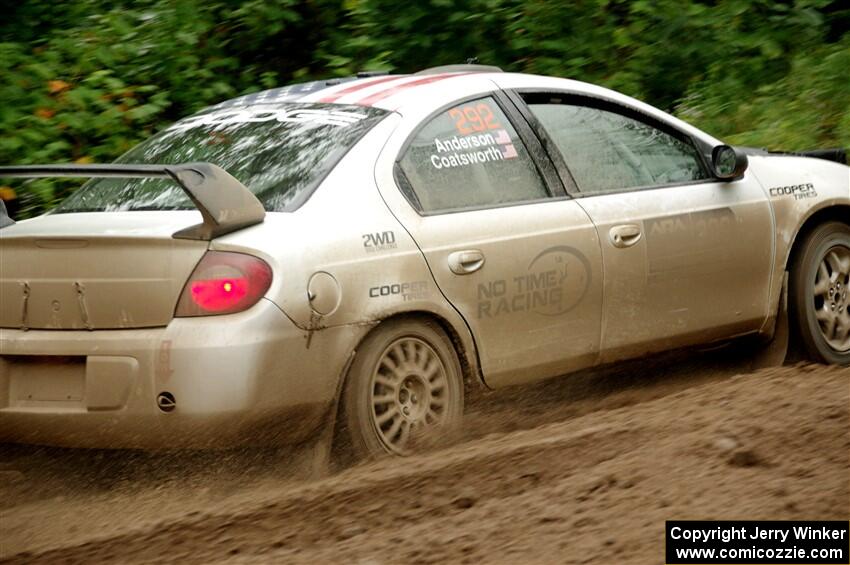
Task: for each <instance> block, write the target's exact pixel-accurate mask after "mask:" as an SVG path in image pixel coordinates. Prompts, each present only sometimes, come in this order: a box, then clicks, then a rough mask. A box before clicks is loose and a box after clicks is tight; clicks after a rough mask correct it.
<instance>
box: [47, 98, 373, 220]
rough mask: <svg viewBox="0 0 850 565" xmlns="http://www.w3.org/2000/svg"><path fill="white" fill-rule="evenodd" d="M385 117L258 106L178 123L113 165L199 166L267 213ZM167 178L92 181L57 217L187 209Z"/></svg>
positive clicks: (358, 109)
mask: <svg viewBox="0 0 850 565" xmlns="http://www.w3.org/2000/svg"><path fill="white" fill-rule="evenodd" d="M386 113H387V112H385V111H384V110H379V109H377V108H367V107H362V106H345V105H340V104H294V103H289V104H274V105H271V104H258V105H254V106H248V107H227V108H222V109H213V110H210V111H205V112H201V113H200V114H196V115H194V116H192V117H189V118H186V119H184V120H181V121H179V122H177V123H175V124H174V125H172V126H171V127H169V128H168V129H166V130H165V131H163V132H161V133H159V134H158V135H156V136H154V137H152V138H151V139H149V140H148V141H146V142H144V143H142V144H140V145H139V146H137V147H135V148H134V149H132V150H130V151H129V152H128V153H126V154H125V155H123V156H122V157H121V158H120V159H118V160H117V161H116V163H133V164H140V163H141V164H163V165H174V164H178V163H190V162H197V161H206V162H209V163H212V164H214V165H218V166H219V167H221V168H223V169H224V170H226V171H227V172H229V173H230V174H231V175H233V176H234V177H235V178H236V179H238V180H239V181H240V182H241V183H242V184H244V185H245V186H247V187H248V188H249V189H250V190H251V192H253V193H254V194H255V195H256V196H257V198H259V199H260V201H261V202H262V203H263V205H264V206H265V208H266V210H268V211H276V212H287V211H292V210H294V209H295V208H297V207H298V206H300V205H301V204H303V203H304V201H305V200H306V199H307V198H308V197H309V196H310V194H311V193H312V191H313V189H314V188H316V186H317V185H318V184H319V183H320V182H321V181H322V180H323V179H324V177H325V176H326V175H327V174H328V172H330V170H331V169H332V168H333V167H334V166H335V165H336V164H337V162H339V160H340V159H341V158H342V157H343V156H344V155H345V153H346V152H347V151H348V150H349V149H350V148H351V147H352V146H353V145H354V144H355V143H357V141H358V140H359V139H360V138H361V137H362V136H363V135H364V134H365V133H366V132H367V131H369V130H370V129H371V128H372V127H374V125H375V124H376V123H377V122H378V121H380V120H381V118H383V117H384V116H385V115H386ZM193 208H194V206H192V203H191V202H190V201H189V199H188V197H187V196H186V194H185V193H184V192H183V191H182V190H181V189H180V188H179V187H178V186H176V185H175V184H174V183H173V182H172V181H169V180H167V179H118V178H106V179H93V180H91V181H89V182H87V183H85V184H84V185H83V186H82V187H80V189H79V190H77V191H76V192H75V193H74V194H72V195H71V196H70V197H68V198H67V199H66V200H65V201H64V202H63V203H62V204H61V205H60V206H59V207H58V208H57V210H56V211H57V212H59V213H62V212H93V211H123V210H181V209H193Z"/></svg>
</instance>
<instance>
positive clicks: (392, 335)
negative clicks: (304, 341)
mask: <svg viewBox="0 0 850 565" xmlns="http://www.w3.org/2000/svg"><path fill="white" fill-rule="evenodd" d="M343 394H344V395H343V398H342V401H343V405H342V408H343V414H342V416H343V424H344V427H345V431H346V435H347V436H348V439H349V440H350V442H351V447H352V451H353V452H354V455H355V456H356V457H358V458H366V457H376V456H380V455H385V454H393V455H408V454H410V453H412V452H413V451H415V450H416V448H417V446H420V447H421V446H422V445H423V444H426V443H432V442H434V441H436V440H438V439H439V438H441V437H444V436H446V435H447V434H448V433H450V432H451V431H453V430H454V429H456V428H457V426H458V425H459V424H460V419H461V417H462V414H463V378H462V372H461V367H460V363H459V361H458V358H457V354H456V353H455V350H454V346H453V345H452V342H451V340H450V339H449V338H448V336H447V335H446V333H445V332H444V331H443V330H442V328H440V327H439V325H437V324H435V323H434V322H432V321H430V320H413V319H410V320H406V319H399V320H391V321H389V322H385V323H384V324H382V325H380V326H378V328H376V329H375V330H374V331H373V332H372V333H371V334H370V335H369V336H368V337H367V338H366V339H365V340H364V342H363V343H362V344H361V346H360V347H359V348H358V350H357V355H356V356H355V360H354V362H353V363H352V366H351V370H350V372H349V375H348V379H347V381H346V386H345V390H344V393H343Z"/></svg>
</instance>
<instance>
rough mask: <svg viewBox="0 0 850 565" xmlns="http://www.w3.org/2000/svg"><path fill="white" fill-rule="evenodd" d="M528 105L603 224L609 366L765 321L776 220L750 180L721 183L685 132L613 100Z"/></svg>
mask: <svg viewBox="0 0 850 565" xmlns="http://www.w3.org/2000/svg"><path fill="white" fill-rule="evenodd" d="M525 102H526V103H527V107H528V109H529V110H530V112H531V114H532V115H533V117H534V119H536V121H537V122H538V123H537V126H538V128H541V129H542V130H543V131H542V134H541V135H543V136H544V137H547V138H548V139H549V140H550V141H551V143H552V145H554V146H555V148H556V149H557V150H558V151H559V153H560V155H559V157H560V158H562V159H563V161H564V164H565V165H566V167H567V169H568V170H569V172H570V174H571V176H572V181H573V182H574V189H575V192H574V195H575V196H576V197H577V199H576V202H578V203H579V204H580V205H581V207H582V208H583V209H584V210H585V211H586V212H587V214H588V215H589V216H590V217H591V218H592V220H593V223H594V224H595V225H596V228H597V230H598V234H599V239H600V244H601V246H602V255H603V257H602V258H603V264H604V269H605V272H604V278H605V283H604V287H605V290H604V307H603V328H602V344H601V349H602V355H601V360H602V361H603V362H607V361H615V360H618V359H624V358H629V357H636V356H639V355H642V354H645V353H651V352H654V351H663V350H668V349H673V348H676V347H681V346H687V345H692V344H698V343H706V342H710V341H713V340H718V339H725V338H729V337H733V336H736V335H740V334H745V333H750V332H754V331H757V330H759V329H760V328H761V326H762V324H763V323H764V321H765V319H766V317H767V312H768V289H769V284H768V283H769V280H770V273H771V268H772V258H773V235H772V234H773V220H772V214H771V210H770V205H769V202H768V199H767V196H766V195H765V193H764V191H763V190H762V187H761V186H760V185H759V183H758V181H757V180H756V179H755V178H754V177H753V176H751V175H747V176H745V177H744V178H741V179H739V180H737V181H735V182H719V181H716V180H715V179H713V178H712V175H711V174H710V172H709V167H708V166H707V164H706V163H705V160H704V158H703V157H702V156H701V155H700V152H699V151H698V150H697V148H696V146H695V144H694V142H693V141H692V140H691V139H690V138H688V137H687V136H686V135H684V134H682V133H680V132H678V131H676V130H675V128H672V127H671V126H668V125H666V124H662V123H656V122H653V121H651V120H649V119H646V118H643V117H641V116H640V115H636V114H635V113H632V112H629V111H628V110H627V109H625V108H623V109H622V110H618V109H617V107H616V106H615V105H613V104H611V103H607V104H601V103H599V102H594V101H589V100H576V99H571V98H569V97H564V98H563V99H560V98H559V97H558V96H553V95H552V94H547V95H546V96H542V97H541V96H538V95H531V94H526V95H525Z"/></svg>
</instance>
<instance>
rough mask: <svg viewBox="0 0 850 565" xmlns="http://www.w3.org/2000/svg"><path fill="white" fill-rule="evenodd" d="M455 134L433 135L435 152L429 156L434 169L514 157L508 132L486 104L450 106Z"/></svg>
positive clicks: (515, 154)
mask: <svg viewBox="0 0 850 565" xmlns="http://www.w3.org/2000/svg"><path fill="white" fill-rule="evenodd" d="M448 116H449V118H450V119H452V120H453V121H454V125H455V131H456V132H457V134H456V135H453V136H452V137H449V138H445V139H439V138H434V148H435V149H436V153H432V154H431V156H430V161H431V166H432V167H434V168H435V169H451V168H454V167H465V166H467V165H476V164H478V163H489V162H492V161H503V160H505V159H513V158H515V157H517V151H516V147H515V146H514V141H513V139H511V136H510V134H509V133H508V131H507V130H506V129H505V128H504V126H503V125H502V124H501V123H500V122H499V121H498V120H497V119H496V116H495V115H494V114H493V110H492V109H491V108H490V104H488V103H486V102H478V103H472V104H467V105H465V106H460V107H457V108H452V109H451V110H449V111H448Z"/></svg>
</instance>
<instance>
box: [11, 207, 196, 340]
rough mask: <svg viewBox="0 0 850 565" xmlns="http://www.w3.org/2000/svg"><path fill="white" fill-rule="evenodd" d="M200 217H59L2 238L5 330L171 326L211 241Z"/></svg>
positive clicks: (193, 214)
mask: <svg viewBox="0 0 850 565" xmlns="http://www.w3.org/2000/svg"><path fill="white" fill-rule="evenodd" d="M199 218H200V214H199V213H198V212H197V211H173V212H162V211H157V212H96V213H79V214H52V215H47V216H42V217H40V218H35V219H33V220H28V221H23V222H19V223H17V224H15V225H11V226H8V227H6V228H4V229H3V230H2V231H0V327H3V328H28V329H45V330H80V329H119V328H146V327H156V326H165V325H167V324H168V323H169V321H171V319H172V318H173V316H174V307H175V305H176V304H177V300H178V298H179V297H180V292H181V291H182V289H183V286H184V285H185V283H186V281H187V280H188V278H189V276H190V275H191V273H192V270H193V269H194V268H195V265H197V263H198V261H200V259H201V257H202V256H203V255H204V252H205V251H206V250H207V246H208V243H209V242H208V241H201V240H191V239H175V238H174V237H172V234H174V232H175V231H177V230H179V229H181V228H185V227H187V226H191V225H193V224H196V223H197V222H198V220H199Z"/></svg>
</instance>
